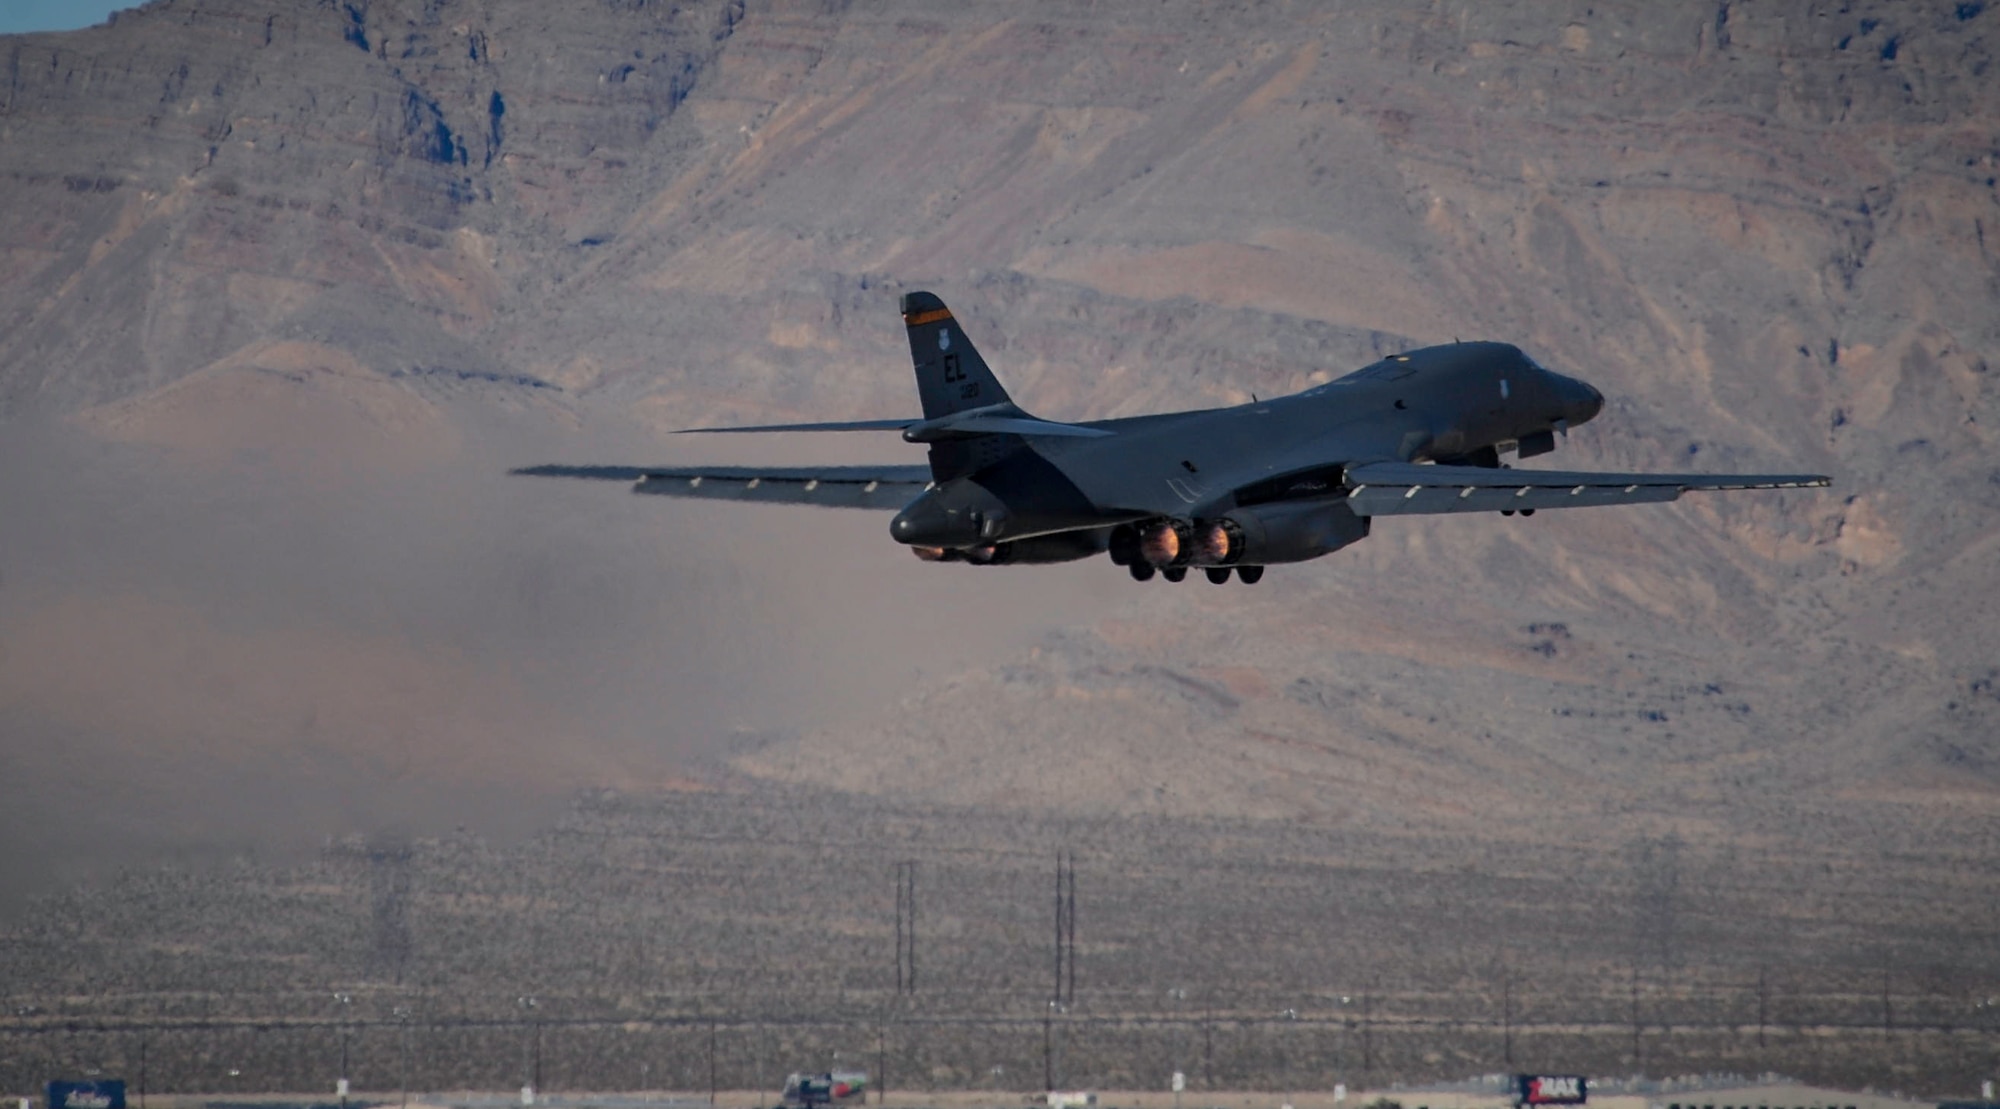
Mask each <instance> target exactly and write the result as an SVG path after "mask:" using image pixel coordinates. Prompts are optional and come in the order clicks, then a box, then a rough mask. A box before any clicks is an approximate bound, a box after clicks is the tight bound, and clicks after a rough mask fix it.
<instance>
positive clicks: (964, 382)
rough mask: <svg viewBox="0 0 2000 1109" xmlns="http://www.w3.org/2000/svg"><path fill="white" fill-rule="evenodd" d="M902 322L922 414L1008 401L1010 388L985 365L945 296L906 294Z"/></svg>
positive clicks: (933, 415)
mask: <svg viewBox="0 0 2000 1109" xmlns="http://www.w3.org/2000/svg"><path fill="white" fill-rule="evenodd" d="M903 324H904V326H905V327H907V328H908V329H909V332H910V360H911V361H913V362H915V363H916V368H917V395H918V396H919V398H921V399H922V401H923V405H924V419H926V420H934V419H937V418H938V417H939V416H949V415H951V414H952V413H954V412H963V411H965V410H966V409H968V408H985V407H987V406H988V405H994V404H1006V403H1008V397H1007V390H1005V389H1003V388H1001V387H1000V381H999V379H998V378H995V377H994V376H993V371H992V370H989V369H987V368H986V360H985V359H984V358H981V357H979V351H978V350H977V349H975V348H974V347H973V345H972V340H971V339H968V338H966V337H965V332H963V331H961V330H960V329H959V326H958V321H957V320H954V319H952V316H951V309H949V308H946V307H945V306H944V301H942V300H939V299H938V298H937V297H936V296H935V295H933V294H931V293H905V294H903Z"/></svg>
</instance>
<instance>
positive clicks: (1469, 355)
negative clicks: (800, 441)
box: [514, 293, 1828, 583]
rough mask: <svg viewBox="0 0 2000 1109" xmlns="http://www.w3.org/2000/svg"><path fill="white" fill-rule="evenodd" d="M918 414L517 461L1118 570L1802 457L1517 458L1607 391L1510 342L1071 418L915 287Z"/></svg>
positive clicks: (1655, 491) (1248, 575)
mask: <svg viewBox="0 0 2000 1109" xmlns="http://www.w3.org/2000/svg"><path fill="white" fill-rule="evenodd" d="M902 308H903V324H904V326H905V328H906V329H907V330H908V332H909V339H910V355H911V357H912V359H913V360H914V361H915V363H916V372H917V393H918V396H919V397H920V398H921V399H922V402H923V413H924V414H923V416H922V417H921V418H915V417H912V418H906V419H893V420H850V421H843V422H838V423H812V424H774V425H763V426H757V427H720V428H694V429H691V430H693V431H701V432H776V431H900V432H902V434H903V439H904V440H905V441H906V442H910V443H922V444H924V445H925V446H927V447H928V448H929V451H930V461H929V464H928V465H925V466H825V467H819V468H809V469H798V468H790V467H744V466H683V467H670V466H662V467H644V466H534V467H530V468H527V469H522V470H516V471H514V472H515V473H519V474H533V475H540V476H545V477H575V478H598V479H604V480H611V481H629V482H632V483H633V486H632V490H633V492H636V493H657V494H661V495H664V496H670V497H703V498H709V499H719V500H737V501H762V502H767V503H768V502H776V503H783V504H816V505H825V506H830V507H840V508H876V509H895V510H896V517H895V519H894V520H892V521H891V522H890V524H889V534H890V535H891V536H893V537H894V538H895V539H896V541H897V542H899V543H902V544H904V545H905V546H908V547H909V548H910V549H911V550H912V551H914V552H915V553H916V555H917V557H918V558H921V559H924V560H925V561H929V562H967V563H971V564H973V565H979V566H992V565H999V564H1002V563H1037V562H1070V561H1073V560H1076V559H1083V558H1091V557H1094V556H1096V555H1098V554H1109V555H1110V557H1111V561H1112V562H1114V563H1117V564H1118V565H1120V566H1124V567H1126V568H1127V569H1128V570H1129V571H1130V572H1131V574H1132V576H1133V577H1134V578H1136V579H1138V580H1140V581H1146V580H1149V579H1151V578H1153V577H1154V576H1155V575H1157V576H1159V577H1162V578H1165V579H1166V580H1168V581H1181V580H1183V579H1184V578H1186V577H1187V573H1188V570H1189V569H1191V568H1195V567H1199V568H1200V569H1201V571H1202V572H1203V573H1204V574H1206V575H1207V577H1208V580H1209V581H1212V582H1216V583H1222V582H1226V581H1228V580H1229V577H1230V575H1231V574H1232V573H1233V574H1235V575H1236V577H1237V578H1238V579H1239V580H1241V581H1244V582H1255V581H1257V580H1258V579H1260V578H1262V577H1263V576H1264V568H1265V567H1266V566H1272V565H1276V564H1279V563H1287V562H1304V561H1306V560H1308V559H1313V558H1318V557H1320V556H1321V555H1324V554H1329V553H1331V552H1333V551H1337V550H1339V549H1340V548H1342V547H1345V546H1347V545H1348V544H1350V543H1353V542H1355V541H1357V540H1360V539H1362V538H1365V537H1366V536H1367V535H1368V530H1369V526H1370V524H1371V523H1372V522H1373V521H1374V519H1375V517H1377V516H1405V515H1413V514H1422V513H1440V512H1499V513H1501V514H1502V515H1508V516H1511V515H1514V514H1516V513H1519V514H1520V515H1523V516H1527V515H1532V514H1533V513H1535V512H1536V511H1537V510H1539V509H1544V508H1584V507H1594V506H1598V505H1613V504H1643V503H1647V502H1654V501H1671V500H1674V499H1675V498H1677V497H1679V496H1680V495H1681V494H1682V493H1684V492H1687V491H1688V490H1691V489H1796V488H1803V487H1808V486H1824V485H1826V484H1828V481H1827V479H1826V478H1825V477H1823V476H1819V475H1813V474H1601V473H1577V472H1570V471H1563V470H1517V469H1511V468H1509V467H1506V466H1503V465H1502V464H1501V461H1500V459H1501V456H1502V455H1503V454H1508V453H1513V454H1515V455H1517V456H1518V457H1520V458H1532V457H1534V456H1536V455H1540V454H1547V453H1548V452H1550V451H1552V450H1554V449H1555V446H1556V436H1557V435H1558V434H1559V433H1561V434H1567V432H1568V431H1569V429H1570V428H1572V427H1575V426H1576V425H1578V424H1581V423H1584V422H1586V421H1588V420H1589V419H1591V418H1592V417H1593V416H1596V415H1597V413H1598V411H1599V410H1600V409H1602V408H1603V407H1604V397H1603V395H1602V394H1600V393H1598V391H1597V390H1596V389H1593V388H1591V387H1590V386H1589V385H1586V384H1584V383H1583V382H1581V381H1578V380H1577V379H1575V378H1573V377H1565V376H1563V375H1562V374H1559V373H1554V372H1552V371H1550V370H1547V369H1544V368H1542V367H1541V366H1540V365H1538V364H1537V363H1536V362H1535V360H1534V359H1532V358H1530V357H1528V356H1527V355H1526V354H1523V353H1522V352H1521V350H1520V349H1519V348H1518V347H1514V346H1511V345H1509V344H1507V343H1492V342H1467V343H1453V344H1451V345H1449V346H1436V347H1425V348H1423V349H1421V350H1413V351H1410V352H1408V353H1406V354H1396V355H1391V356H1389V357H1387V358H1384V359H1382V360H1381V361H1379V362H1376V363H1375V364H1374V365H1371V366H1365V367H1363V368H1361V369H1359V370H1356V371H1355V372H1353V373H1351V374H1348V375H1347V376H1346V377H1343V378H1340V379H1339V380H1337V381H1330V382H1328V383H1326V384H1324V385H1319V386H1316V387H1314V388H1311V389H1307V390H1306V391H1304V392H1302V393H1297V394H1294V395H1292V396H1288V397H1279V398H1274V399H1272V400H1253V401H1252V402H1251V403H1249V404H1241V405H1236V406H1235V407H1232V408H1208V409H1201V410H1198V411H1192V412H1174V413H1168V414H1164V415H1157V416H1133V417H1127V418H1123V419H1115V420H1091V421H1086V422H1083V423H1057V422H1054V421H1051V420H1043V419H1038V418H1037V417H1034V416H1031V415H1029V414H1028V413H1027V412H1025V411H1023V410H1022V409H1021V408H1020V406H1018V405H1016V404H1015V403H1014V402H1013V400H1012V399H1011V398H1009V397H1008V395H1007V391H1006V390H1005V389H1003V388H1002V387H1001V385H1000V382H999V380H998V379H997V378H995V377H994V376H993V371H992V370H991V369H989V368H987V365H986V360H985V359H983V358H981V357H980V356H979V351H978V350H977V349H975V348H974V347H973V345H972V340H971V339H969V338H967V337H966V335H965V332H964V331H963V330H961V329H960V327H959V326H958V323H957V321H956V320H954V319H953V318H952V314H951V310H950V309H949V308H946V307H945V304H944V302H943V301H942V300H939V299H938V298H937V297H936V296H933V295H932V294H930V293H909V294H907V295H905V296H904V297H903V301H902Z"/></svg>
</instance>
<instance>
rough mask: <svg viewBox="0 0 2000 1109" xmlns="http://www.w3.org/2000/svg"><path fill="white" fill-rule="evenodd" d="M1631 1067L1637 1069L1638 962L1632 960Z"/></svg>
mask: <svg viewBox="0 0 2000 1109" xmlns="http://www.w3.org/2000/svg"><path fill="white" fill-rule="evenodd" d="M1632 1067H1633V1069H1634V1070H1637V1069H1638V1067H1639V961H1638V960H1637V959H1634V960H1632Z"/></svg>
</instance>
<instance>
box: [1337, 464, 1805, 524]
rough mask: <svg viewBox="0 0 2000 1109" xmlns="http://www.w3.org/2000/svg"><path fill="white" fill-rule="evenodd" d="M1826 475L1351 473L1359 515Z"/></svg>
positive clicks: (1487, 508) (1790, 482) (1571, 502)
mask: <svg viewBox="0 0 2000 1109" xmlns="http://www.w3.org/2000/svg"><path fill="white" fill-rule="evenodd" d="M1829 484H1831V482H1830V480H1829V479H1828V478H1826V477H1825V476H1824V475H1820V474H1593V473H1583V472H1578V471H1567V470H1492V469H1486V468H1484V467H1480V466H1430V465H1422V464H1418V463H1411V462H1371V463H1366V464H1363V465H1360V466H1351V467H1349V468H1348V470H1347V494H1346V496H1347V503H1348V505H1349V506H1350V507H1351V508H1353V509H1354V512H1355V514H1356V515H1359V516H1413V515H1428V514H1436V513H1445V512H1496V511H1501V510H1506V509H1511V510H1516V511H1518V510H1520V509H1527V508H1533V509H1542V508H1586V507H1593V506H1597V505H1609V504H1649V503H1658V502H1662V501H1671V500H1677V499H1679V497H1680V495H1681V494H1682V493H1685V492H1688V491H1689V490H1692V489H1816V488H1820V487H1823V486H1826V485H1829Z"/></svg>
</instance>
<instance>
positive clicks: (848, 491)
mask: <svg viewBox="0 0 2000 1109" xmlns="http://www.w3.org/2000/svg"><path fill="white" fill-rule="evenodd" d="M513 472H514V473H516V474H520V475H523V476H526V477H567V478H583V479H586V480H595V481H629V482H631V483H632V492H634V493H647V494H651V495H654V496H662V497H688V498H693V499H697V500H714V501H751V502H757V503H763V504H815V505H819V506H821V507H823V508H890V509H897V508H902V507H903V506H904V505H906V504H908V503H909V502H910V500H911V499H912V498H914V497H915V496H916V495H917V494H918V493H921V492H923V491H924V487H925V486H926V485H929V484H930V480H931V471H930V467H928V466H817V467H812V468H809V469H800V468H793V467H781V466H529V467H525V468H523V469H519V470H515V471H513Z"/></svg>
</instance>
